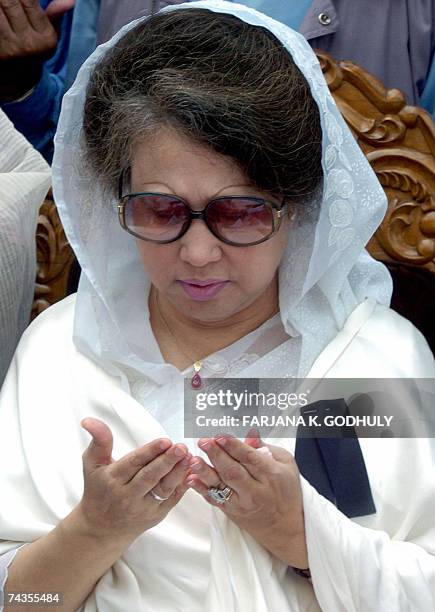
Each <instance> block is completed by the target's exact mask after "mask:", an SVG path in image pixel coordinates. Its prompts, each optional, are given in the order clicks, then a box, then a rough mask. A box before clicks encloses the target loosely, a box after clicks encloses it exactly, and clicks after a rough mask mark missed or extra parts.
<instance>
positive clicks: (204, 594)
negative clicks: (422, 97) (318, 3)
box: [0, 0, 435, 612]
mask: <svg viewBox="0 0 435 612" xmlns="http://www.w3.org/2000/svg"><path fill="white" fill-rule="evenodd" d="M302 75H303V76H302ZM53 174H54V190H55V197H56V201H57V205H58V207H59V211H60V214H61V216H62V221H63V224H64V227H65V230H66V232H67V235H68V238H69V240H70V243H71V244H72V246H73V248H74V249H75V252H76V254H77V256H78V259H79V261H80V264H81V267H82V270H83V273H82V277H81V280H80V287H79V290H78V293H77V296H74V297H70V298H67V299H66V300H64V301H63V302H61V303H60V304H58V305H56V306H55V307H53V308H51V309H50V310H49V311H48V312H46V313H44V314H43V315H41V316H40V317H39V318H38V320H37V321H36V322H35V323H34V324H33V325H32V327H31V329H29V331H28V332H27V333H26V335H25V337H24V338H23V340H22V342H21V344H20V347H19V349H18V351H17V353H16V355H15V359H14V361H13V364H12V367H11V369H10V371H9V374H8V377H7V380H6V383H5V387H4V390H3V393H2V397H1V401H0V436H1V439H0V462H1V465H3V466H5V465H6V464H7V465H8V466H10V467H9V468H8V469H6V468H5V467H3V469H2V472H1V474H0V489H1V491H2V504H1V508H0V538H1V539H2V541H1V542H0V552H1V553H3V565H4V566H5V565H7V564H8V563H9V564H10V565H9V575H8V577H7V581H6V585H5V589H6V591H7V592H9V591H14V592H20V591H26V592H29V591H33V592H39V593H41V592H47V591H50V592H51V593H55V595H51V600H53V597H55V598H56V597H57V595H56V593H59V594H63V598H64V603H63V607H62V609H63V610H74V609H77V608H79V609H80V610H85V611H86V612H90V611H91V610H104V611H106V610H107V611H111V610H113V611H115V610H153V611H154V610H158V611H165V610H167V611H169V610H170V611H173V610H198V611H200V610H201V611H202V610H210V611H212V612H217V611H218V610H221V609H222V608H225V609H227V610H231V611H234V612H235V611H236V610H239V611H243V612H244V611H246V612H248V611H249V612H251V611H258V612H260V611H262V612H263V611H266V610H273V611H275V610H280V611H281V610H282V611H284V610H292V611H297V610H319V609H323V610H328V611H329V610H334V612H335V611H336V610H343V611H346V612H348V611H350V610H378V609H382V610H400V611H402V610H403V611H405V610H411V609H412V610H428V609H431V608H433V607H434V604H435V557H434V555H435V537H434V536H435V529H434V519H433V507H434V502H435V492H434V488H433V447H432V443H431V441H430V440H429V439H422V440H412V439H389V440H367V439H366V440H361V448H360V446H359V444H358V441H355V440H353V442H352V444H351V445H343V446H340V448H338V447H336V449H335V450H333V451H332V452H329V455H328V453H325V454H323V455H322V456H323V458H322V457H320V455H319V457H320V458H318V461H317V464H315V469H314V471H313V465H314V463H313V458H314V454H312V455H309V456H307V454H306V453H305V455H304V452H303V449H302V447H301V445H299V452H298V444H296V448H295V440H292V439H285V438H284V439H281V440H279V441H278V443H277V444H276V445H268V446H266V445H264V444H263V443H262V442H261V441H259V440H258V439H257V438H255V437H251V438H249V439H247V440H246V441H245V442H242V441H241V440H238V439H226V438H222V437H219V436H218V437H217V438H213V439H204V440H202V441H200V442H199V447H198V445H197V443H196V441H195V440H188V439H185V438H184V435H183V382H184V378H185V377H187V378H188V379H190V380H191V381H192V385H193V386H199V385H200V384H201V379H204V378H210V377H216V376H218V377H222V376H228V377H232V376H236V377H238V376H240V377H245V378H249V377H259V378H261V377H295V376H300V377H305V376H307V375H310V376H312V377H317V378H322V377H325V376H336V377H358V376H360V377H371V376H372V377H376V376H383V377H391V378H394V377H397V378H400V377H433V376H434V364H433V358H432V356H431V353H430V351H429V349H428V348H427V345H426V343H425V341H424V339H423V338H422V337H421V335H420V334H419V333H418V332H417V331H416V330H415V329H414V328H413V327H412V325H410V324H409V323H408V322H407V321H405V320H404V319H402V318H401V317H399V316H398V315H396V314H395V313H393V312H392V311H390V310H389V309H388V307H387V304H388V300H389V297H390V290H391V285H390V279H389V276H388V273H387V272H386V270H385V269H384V267H383V266H382V265H380V264H378V263H376V262H375V261H373V260H372V259H371V258H370V257H369V256H368V255H367V253H366V252H365V250H364V245H365V244H366V243H367V241H368V239H369V238H370V236H371V235H372V234H373V232H374V231H375V229H376V227H377V225H378V224H379V223H380V221H381V219H382V217H383V214H384V211H385V197H384V194H383V192H382V189H381V187H380V186H379V184H378V182H377V180H376V178H375V176H374V175H373V173H372V171H371V169H370V167H369V166H368V164H367V162H366V160H365V158H364V156H363V155H362V153H361V151H360V150H359V148H358V146H357V144H356V143H355V141H354V139H353V137H352V135H351V134H350V132H349V131H348V129H347V128H346V126H345V124H344V122H343V120H342V118H341V116H340V114H339V112H338V110H337V108H336V106H335V104H334V102H333V100H332V98H331V96H330V94H329V92H328V89H327V87H326V84H325V82H324V80H323V77H322V74H321V71H320V68H319V65H318V63H317V60H316V58H315V56H314V55H313V53H312V51H311V50H310V48H309V47H308V45H307V43H306V42H305V41H304V40H303V39H302V38H301V37H300V36H299V35H297V34H296V33H294V32H293V31H291V30H290V29H288V28H287V27H285V26H283V25H281V24H279V23H277V22H275V21H273V20H271V19H269V18H267V17H265V16H263V15H261V14H259V13H257V12H255V11H253V10H251V9H248V8H246V7H242V6H239V5H236V4H232V3H225V2H217V1H212V0H211V1H208V2H207V1H204V2H196V3H189V4H185V5H181V6H179V7H174V8H168V9H165V10H164V11H162V12H161V13H160V14H159V15H157V16H153V17H151V18H149V19H144V20H141V21H139V22H136V23H134V24H130V25H129V26H127V27H126V28H124V30H122V31H121V32H120V33H119V34H118V35H117V36H116V37H115V38H114V39H113V40H112V41H110V42H109V43H107V44H106V45H103V46H102V47H99V48H98V49H97V51H96V52H95V53H94V55H93V56H92V57H91V58H90V59H89V60H88V61H87V62H86V64H85V66H84V67H83V69H82V70H81V72H80V73H79V76H78V78H77V81H76V83H75V85H74V86H73V87H72V89H71V90H70V91H69V93H68V94H67V96H66V97H65V101H64V107H63V111H62V116H61V120H60V124H59V131H58V135H57V142H56V154H55V159H54V164H53ZM118 188H119V191H120V194H119V195H120V196H121V198H120V200H119V206H118V207H117V203H118V197H117V190H118ZM204 209H206V212H205V213H204V214H203V212H201V211H204ZM47 373H48V376H47ZM80 422H82V423H83V428H81V427H80ZM85 429H86V430H87V432H89V433H90V434H91V435H92V442H91V444H90V445H89V446H88V443H89V436H88V435H87V433H86V431H84V430H85ZM257 447H259V448H260V449H263V452H259V450H258V448H257ZM310 448H311V451H312V452H313V453H314V450H313V449H314V447H312V446H311V447H310ZM310 448H309V450H310ZM199 449H201V450H199ZM301 449H302V450H301ZM305 450H306V449H305ZM323 450H324V449H323ZM329 450H330V451H331V449H329ZM311 451H310V452H311ZM322 452H323V451H322ZM82 453H84V455H83V467H84V471H83V473H82V461H81V455H82ZM292 453H295V455H296V459H298V455H299V461H298V466H297V464H296V462H295V460H294V459H293V455H292ZM385 455H387V457H388V461H386V460H385ZM207 456H208V462H207V464H206V463H205V461H204V457H207ZM328 457H329V460H328ZM298 467H299V470H298ZM346 470H347V471H346ZM299 472H302V474H306V478H304V477H303V476H302V475H301V474H300V473H299ZM83 474H84V475H83ZM322 474H323V476H324V477H323V480H322V478H321V476H322ZM310 483H311V484H310ZM327 483H330V485H331V486H330V487H329V489H328V487H327V486H326V485H327ZM331 483H332V484H331ZM355 485H356V486H355ZM325 487H326V488H325ZM23 544H24V545H23ZM17 547H20V548H19V549H18V552H17ZM294 570H296V571H294ZM309 572H311V580H309V579H307V577H308V578H309ZM301 574H302V575H301ZM60 596H61V595H59V597H60ZM6 599H8V595H7V594H6ZM16 601H19V600H16ZM21 601H23V600H21ZM55 601H56V599H55Z"/></svg>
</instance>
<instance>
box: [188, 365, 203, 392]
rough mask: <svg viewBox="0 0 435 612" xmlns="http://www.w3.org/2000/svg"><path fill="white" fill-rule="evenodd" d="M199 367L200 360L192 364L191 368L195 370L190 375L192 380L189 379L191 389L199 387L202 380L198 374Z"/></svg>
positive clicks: (200, 366)
mask: <svg viewBox="0 0 435 612" xmlns="http://www.w3.org/2000/svg"><path fill="white" fill-rule="evenodd" d="M201 368H202V363H201V361H195V363H194V364H193V369H194V370H195V374H194V375H193V376H192V380H191V381H190V384H191V385H192V389H201V385H202V380H201V376H200V375H199V371H200V369H201Z"/></svg>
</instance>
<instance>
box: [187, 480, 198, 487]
mask: <svg viewBox="0 0 435 612" xmlns="http://www.w3.org/2000/svg"><path fill="white" fill-rule="evenodd" d="M186 484H187V486H188V487H195V486H196V484H195V479H194V478H188V479H187V480H186Z"/></svg>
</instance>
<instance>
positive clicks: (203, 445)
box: [198, 442, 211, 451]
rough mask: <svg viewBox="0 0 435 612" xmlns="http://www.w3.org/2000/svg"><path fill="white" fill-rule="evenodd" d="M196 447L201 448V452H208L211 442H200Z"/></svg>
mask: <svg viewBox="0 0 435 612" xmlns="http://www.w3.org/2000/svg"><path fill="white" fill-rule="evenodd" d="M198 446H199V447H200V448H202V450H205V451H208V450H209V449H210V448H211V442H200V443H199V444H198Z"/></svg>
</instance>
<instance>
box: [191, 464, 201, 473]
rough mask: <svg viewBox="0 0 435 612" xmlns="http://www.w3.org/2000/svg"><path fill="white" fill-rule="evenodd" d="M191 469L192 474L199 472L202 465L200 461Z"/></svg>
mask: <svg viewBox="0 0 435 612" xmlns="http://www.w3.org/2000/svg"><path fill="white" fill-rule="evenodd" d="M190 469H191V470H192V472H199V471H200V469H201V463H200V462H199V461H198V462H197V463H192V465H191V466H190Z"/></svg>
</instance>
